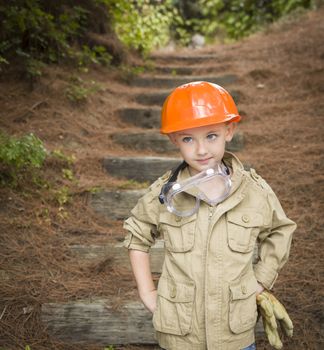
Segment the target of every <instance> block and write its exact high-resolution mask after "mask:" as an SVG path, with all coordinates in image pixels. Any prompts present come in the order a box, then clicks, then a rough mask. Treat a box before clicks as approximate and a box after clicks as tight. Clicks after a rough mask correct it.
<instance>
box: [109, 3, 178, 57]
mask: <svg viewBox="0 0 324 350" xmlns="http://www.w3.org/2000/svg"><path fill="white" fill-rule="evenodd" d="M111 5H112V6H111V7H110V12H111V14H112V16H113V19H114V28H115V30H116V33H117V35H118V36H119V38H120V39H121V41H122V42H123V43H124V44H125V45H127V46H129V47H132V48H134V49H136V50H139V51H140V52H142V53H143V54H144V55H145V54H147V53H149V52H150V51H151V50H152V49H153V48H156V47H159V46H163V45H165V44H167V42H168V41H169V39H170V28H171V26H172V23H173V22H174V20H175V18H177V17H179V15H178V11H177V9H176V8H175V7H174V6H173V1H172V0H165V1H163V2H154V3H153V2H152V1H150V0H137V1H135V0H116V1H111Z"/></svg>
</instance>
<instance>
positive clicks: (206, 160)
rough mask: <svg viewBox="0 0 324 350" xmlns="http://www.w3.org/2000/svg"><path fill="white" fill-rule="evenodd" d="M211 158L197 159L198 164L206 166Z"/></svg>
mask: <svg viewBox="0 0 324 350" xmlns="http://www.w3.org/2000/svg"><path fill="white" fill-rule="evenodd" d="M210 159H211V158H205V159H197V162H198V163H199V164H208V163H209V161H210Z"/></svg>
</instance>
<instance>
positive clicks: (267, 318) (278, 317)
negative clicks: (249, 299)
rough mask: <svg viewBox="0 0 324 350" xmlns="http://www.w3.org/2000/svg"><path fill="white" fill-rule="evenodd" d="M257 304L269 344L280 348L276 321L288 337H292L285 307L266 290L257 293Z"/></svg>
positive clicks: (291, 329)
mask: <svg viewBox="0 0 324 350" xmlns="http://www.w3.org/2000/svg"><path fill="white" fill-rule="evenodd" d="M257 304H258V306H259V311H260V314H261V317H262V321H263V327H264V331H265V333H266V335H267V338H268V340H269V343H270V345H272V346H273V347H274V348H275V349H281V348H282V342H281V340H280V337H279V333H278V325H277V322H278V323H279V324H280V326H281V328H282V330H283V331H284V332H285V333H286V335H288V336H289V337H292V335H293V329H294V327H293V323H292V321H291V319H290V317H289V315H288V313H287V311H286V309H285V308H284V306H283V305H282V304H281V303H280V302H279V301H278V299H277V298H275V296H274V295H273V294H271V293H269V292H267V291H263V292H262V293H260V294H258V295H257Z"/></svg>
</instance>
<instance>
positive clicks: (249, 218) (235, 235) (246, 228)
mask: <svg viewBox="0 0 324 350" xmlns="http://www.w3.org/2000/svg"><path fill="white" fill-rule="evenodd" d="M262 225H263V216H262V215H261V214H259V213H256V212H229V213H227V231H228V232H227V235H228V236H227V237H228V245H229V247H230V249H231V250H233V251H235V252H240V253H248V252H250V251H252V250H253V248H254V246H255V243H256V239H257V236H258V234H259V232H260V227H261V226H262Z"/></svg>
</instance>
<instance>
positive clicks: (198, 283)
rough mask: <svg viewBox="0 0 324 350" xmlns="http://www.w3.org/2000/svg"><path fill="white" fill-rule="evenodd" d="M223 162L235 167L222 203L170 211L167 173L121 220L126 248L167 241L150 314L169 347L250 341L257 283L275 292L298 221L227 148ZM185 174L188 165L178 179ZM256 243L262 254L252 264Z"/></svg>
mask: <svg viewBox="0 0 324 350" xmlns="http://www.w3.org/2000/svg"><path fill="white" fill-rule="evenodd" d="M224 160H225V162H226V163H227V164H228V165H229V166H230V167H231V168H232V170H233V176H232V183H233V185H232V189H231V194H230V196H229V197H228V198H227V199H226V200H224V201H223V202H222V203H220V204H218V205H217V206H214V207H213V206H210V205H208V204H207V203H205V202H201V204H200V207H199V211H198V212H197V213H196V214H194V215H192V216H190V217H184V218H181V217H178V216H176V215H174V214H171V213H170V212H168V211H167V209H166V206H165V205H161V204H160V202H159V200H158V195H159V193H160V190H161V186H162V185H163V183H165V182H166V181H167V179H168V175H169V174H166V175H165V176H163V177H161V178H160V179H158V180H157V181H156V182H155V183H154V184H153V185H151V187H150V188H149V190H148V192H147V193H146V194H145V195H144V196H143V197H142V198H141V199H140V200H139V201H138V204H137V205H136V206H135V208H134V209H133V210H132V212H131V213H132V216H131V217H130V218H128V219H127V220H126V221H125V224H124V227H125V229H126V230H128V231H129V233H128V235H127V236H126V239H125V242H124V244H125V246H126V247H127V248H128V249H137V250H141V251H145V252H148V251H149V248H150V246H151V245H152V244H154V241H155V239H156V238H161V239H164V241H165V248H166V249H165V261H164V264H163V269H162V275H161V278H160V280H159V284H158V303H157V309H156V311H155V312H154V315H153V324H154V328H155V329H156V331H157V332H156V336H157V340H158V342H159V344H160V346H161V347H163V348H165V349H172V350H173V349H179V350H180V349H181V350H183V349H186V350H191V349H193V350H205V349H209V350H218V349H219V350H239V349H242V348H244V347H246V346H248V345H250V344H251V343H253V342H254V326H255V323H256V319H257V307H256V288H257V281H259V282H260V283H261V284H262V285H263V286H264V287H266V288H268V289H271V288H272V286H273V284H274V282H275V280H276V278H277V276H278V272H279V270H280V269H281V268H282V266H283V265H284V264H285V262H286V261H287V259H288V255H289V249H290V244H291V239H292V233H293V231H294V230H295V228H296V224H295V223H294V222H293V221H291V220H290V219H288V218H287V217H286V215H285V213H284V211H283V209H282V207H281V205H280V203H279V201H278V199H277V197H276V196H275V194H274V193H273V191H272V190H271V188H270V187H269V185H268V184H267V183H266V182H265V181H264V180H263V179H262V178H261V177H260V176H258V175H257V174H256V173H255V171H254V170H253V169H251V170H250V171H245V170H244V169H243V166H242V164H241V163H240V162H239V160H238V159H237V158H236V157H235V156H234V155H232V154H230V153H226V154H225V157H224ZM188 176H189V172H188V169H187V168H186V169H184V170H183V171H182V172H181V173H180V174H179V176H178V180H182V179H184V178H187V177H188ZM184 200H187V201H188V203H189V202H190V201H193V200H194V198H192V197H191V196H190V195H186V199H184ZM257 242H258V243H259V258H258V261H257V262H256V264H252V257H253V248H254V246H255V244H256V243H257Z"/></svg>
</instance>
